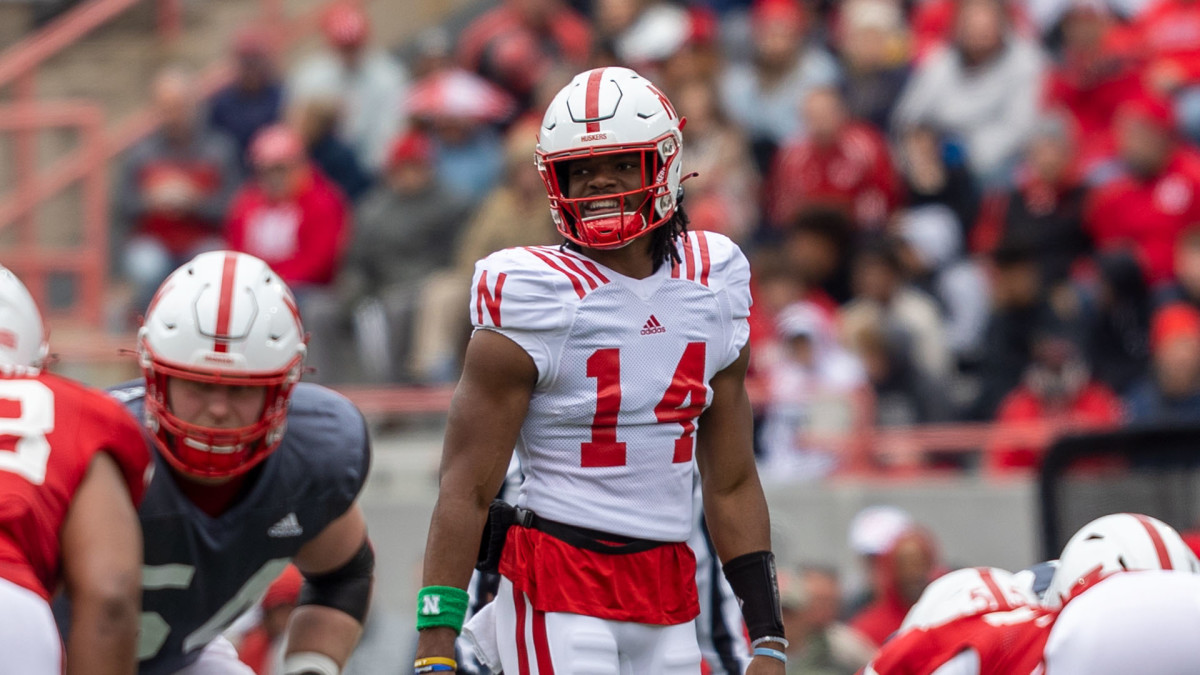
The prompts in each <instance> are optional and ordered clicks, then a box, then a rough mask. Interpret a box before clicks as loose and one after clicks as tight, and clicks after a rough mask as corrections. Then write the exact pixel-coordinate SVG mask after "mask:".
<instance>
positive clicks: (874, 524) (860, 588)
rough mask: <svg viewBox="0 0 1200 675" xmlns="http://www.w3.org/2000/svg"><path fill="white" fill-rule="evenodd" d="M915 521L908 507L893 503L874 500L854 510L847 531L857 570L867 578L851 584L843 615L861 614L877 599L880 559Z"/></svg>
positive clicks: (847, 539)
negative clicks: (870, 503) (868, 504)
mask: <svg viewBox="0 0 1200 675" xmlns="http://www.w3.org/2000/svg"><path fill="white" fill-rule="evenodd" d="M913 524H914V521H913V517H912V515H911V514H909V513H908V511H905V510H904V509H902V508H900V507H898V506H892V505H890V504H874V505H872V506H868V507H865V508H863V509H862V510H860V511H859V512H858V513H856V514H854V518H852V519H851V520H850V527H849V529H848V530H847V533H846V544H847V545H848V546H849V547H850V551H851V552H853V553H854V556H855V558H856V559H857V562H858V564H859V568H860V569H858V570H856V572H858V573H860V574H861V575H863V576H864V578H863V579H861V580H859V581H857V582H855V581H853V580H852V581H851V582H850V583H849V584H848V588H850V593H848V599H847V600H846V601H844V603H843V605H844V606H843V608H842V612H841V615H842V616H843V617H849V616H853V615H855V614H857V613H858V612H860V611H861V610H862V609H863V608H864V607H866V606H867V605H869V604H871V602H872V601H873V600H874V599H875V589H876V588H878V586H879V580H878V579H877V578H876V574H877V573H878V571H879V566H878V565H877V561H878V560H879V558H880V557H882V556H883V554H885V553H887V552H888V550H890V549H891V548H892V545H893V544H894V543H895V542H896V539H898V538H899V537H900V535H902V534H904V533H905V532H907V531H908V530H909V528H911V527H912V526H913Z"/></svg>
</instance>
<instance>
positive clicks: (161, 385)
mask: <svg viewBox="0 0 1200 675" xmlns="http://www.w3.org/2000/svg"><path fill="white" fill-rule="evenodd" d="M305 343H306V336H305V334H304V328H303V326H302V325H301V323H300V314H299V312H298V311H297V309H296V301H295V299H294V298H293V297H292V292H291V291H290V290H288V287H287V286H286V285H285V284H284V283H283V281H281V280H280V279H279V276H278V275H276V274H275V273H274V272H273V271H272V270H271V268H270V267H269V266H267V264H266V263H265V262H263V261H262V260H259V259H258V258H255V257H254V256H251V255H247V254H245V253H235V252H233V251H212V252H209V253H202V254H200V255H198V256H196V257H195V258H193V259H192V260H191V261H190V262H188V263H186V264H184V265H183V266H182V267H180V268H179V269H177V270H175V271H174V272H172V273H171V276H169V277H167V279H166V281H164V282H163V284H162V286H160V287H159V289H158V292H157V293H156V294H155V296H154V300H153V301H151V303H150V307H149V309H148V310H147V311H146V319H145V321H144V323H143V325H142V328H141V330H140V331H139V332H138V357H139V362H140V364H141V367H142V372H143V374H144V375H145V378H146V417H147V423H148V425H149V426H150V429H151V431H152V432H153V433H154V441H155V444H156V445H157V446H158V449H159V451H160V452H161V454H162V455H163V457H164V458H165V459H166V460H167V461H168V462H170V464H171V465H172V466H173V467H174V468H175V469H177V470H179V471H181V472H184V473H187V474H190V475H193V476H200V477H207V478H222V477H231V476H236V475H238V474H241V473H244V472H246V471H248V470H250V469H251V468H252V467H254V466H255V465H257V464H258V463H259V462H261V461H262V460H264V459H266V457H267V456H268V455H269V454H270V453H271V452H272V451H273V450H274V449H275V448H276V447H278V445H279V443H280V441H281V440H283V432H284V428H285V424H286V421H287V408H288V398H289V396H290V395H291V391H292V388H293V387H294V386H295V384H296V382H298V381H299V379H300V375H301V371H302V368H303V363H304V355H305V351H306V346H305ZM169 378H180V379H184V380H191V381H193V382H203V383H209V384H218V385H235V386H236V385H240V386H262V387H265V388H266V402H265V404H264V405H263V409H262V411H261V413H260V414H259V416H258V419H257V420H255V421H254V422H253V423H252V424H249V425H246V426H243V427H239V428H232V429H225V428H215V427H208V426H203V425H199V424H194V423H191V422H188V421H187V420H184V419H181V418H180V417H178V416H177V415H175V414H174V413H173V412H172V410H171V401H170V398H169V394H168V388H167V382H168V380H169Z"/></svg>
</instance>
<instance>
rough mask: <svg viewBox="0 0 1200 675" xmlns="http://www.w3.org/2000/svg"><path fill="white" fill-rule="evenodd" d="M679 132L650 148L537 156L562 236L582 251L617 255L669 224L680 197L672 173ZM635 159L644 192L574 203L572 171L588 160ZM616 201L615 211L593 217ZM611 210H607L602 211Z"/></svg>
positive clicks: (576, 199) (595, 148)
mask: <svg viewBox="0 0 1200 675" xmlns="http://www.w3.org/2000/svg"><path fill="white" fill-rule="evenodd" d="M677 136H678V131H676V132H674V133H672V134H667V135H665V136H663V137H662V138H659V139H657V140H656V141H653V142H650V143H639V144H620V145H608V146H589V147H584V148H579V149H576V150H570V151H565V152H558V153H546V152H543V151H542V150H540V149H539V150H538V153H537V166H538V172H539V173H540V175H541V177H542V181H543V182H544V183H545V185H546V192H547V194H548V195H549V197H550V211H551V214H552V215H553V217H554V223H555V225H556V226H557V228H558V231H559V232H560V233H561V234H562V235H563V236H564V237H566V238H567V239H568V240H569V241H571V242H573V243H575V244H578V245H579V246H583V247H587V248H594V249H616V248H621V247H623V246H626V245H628V244H629V243H630V242H631V241H633V240H634V239H636V238H638V237H640V236H642V235H644V234H646V233H647V232H650V231H651V230H653V229H655V228H657V227H659V226H661V225H663V224H665V223H666V222H667V221H669V220H670V219H671V217H672V216H673V215H674V214H675V209H676V206H677V203H678V199H677V195H675V194H673V193H672V191H671V189H670V186H669V177H670V175H671V169H672V167H673V165H674V164H675V162H677V161H678V159H679V147H680V146H679V140H678V138H677ZM613 155H636V157H637V159H636V160H635V161H637V162H638V165H639V167H640V169H639V171H640V176H641V181H640V186H639V187H638V188H636V189H633V190H625V191H621V192H615V193H610V194H603V195H588V196H582V197H570V196H568V194H569V186H570V175H569V171H570V169H571V166H572V165H573V163H574V162H577V161H579V160H583V159H587V158H596V157H611V156H613ZM609 200H616V202H617V204H615V205H614V206H615V207H616V210H615V211H613V210H609V209H608V208H605V209H603V210H602V212H601V213H599V214H596V215H589V213H590V212H591V211H593V210H597V209H596V206H597V205H598V204H600V203H602V202H607V201H609ZM604 206H607V205H604Z"/></svg>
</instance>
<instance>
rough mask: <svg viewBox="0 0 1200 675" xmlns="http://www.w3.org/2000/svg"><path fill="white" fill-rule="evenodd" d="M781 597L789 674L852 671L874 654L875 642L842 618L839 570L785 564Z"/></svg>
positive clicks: (837, 674) (840, 674)
mask: <svg viewBox="0 0 1200 675" xmlns="http://www.w3.org/2000/svg"><path fill="white" fill-rule="evenodd" d="M778 576H779V603H780V606H781V608H782V609H783V626H784V631H785V632H786V633H787V635H788V646H787V655H788V664H787V675H852V674H853V673H856V672H858V671H859V670H860V669H862V668H863V667H864V666H866V665H867V663H868V662H869V661H870V660H871V657H872V656H873V655H874V653H875V649H874V647H873V646H872V645H871V644H870V642H868V641H867V640H866V639H864V638H863V636H862V635H860V634H859V633H858V632H857V631H855V630H853V629H851V628H850V627H849V626H847V625H846V624H844V623H842V622H840V621H838V610H839V608H840V605H841V596H842V593H841V587H840V585H839V582H838V577H837V573H836V572H835V571H834V570H832V569H828V568H824V567H816V566H805V567H801V568H800V569H799V570H797V571H796V572H792V571H790V570H787V569H783V570H780V571H779V572H778Z"/></svg>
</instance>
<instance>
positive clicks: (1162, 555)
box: [1045, 513, 1200, 607]
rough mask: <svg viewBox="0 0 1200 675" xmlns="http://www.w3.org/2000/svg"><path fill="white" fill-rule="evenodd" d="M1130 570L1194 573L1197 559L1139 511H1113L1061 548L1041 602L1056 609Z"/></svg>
mask: <svg viewBox="0 0 1200 675" xmlns="http://www.w3.org/2000/svg"><path fill="white" fill-rule="evenodd" d="M1133 570H1181V571H1184V572H1189V573H1192V574H1200V561H1197V560H1196V555H1195V554H1194V553H1192V550H1191V549H1190V548H1188V545H1187V544H1185V543H1184V541H1183V539H1182V538H1180V536H1179V533H1178V532H1176V531H1175V528H1173V527H1171V526H1170V525H1167V524H1166V523H1164V522H1162V521H1161V520H1158V519H1157V518H1151V517H1150V516H1146V515H1142V514H1140V513H1114V514H1111V515H1107V516H1103V517H1101V518H1097V519H1096V520H1093V521H1092V522H1090V523H1088V524H1087V525H1084V526H1083V527H1082V528H1080V529H1079V531H1078V532H1076V533H1075V534H1074V535H1073V536H1072V537H1071V539H1070V540H1069V541H1068V542H1067V545H1066V546H1065V547H1063V552H1062V555H1061V556H1060V557H1059V561H1058V569H1057V570H1055V572H1054V577H1053V578H1051V580H1050V587H1049V588H1047V589H1046V597H1045V603H1046V604H1047V605H1049V606H1051V607H1059V606H1061V605H1063V604H1065V603H1066V602H1067V601H1068V600H1070V599H1071V598H1073V597H1074V596H1076V595H1078V594H1079V593H1081V592H1082V591H1084V590H1086V589H1087V588H1089V587H1090V586H1091V585H1092V584H1094V583H1095V582H1097V581H1099V580H1100V579H1102V578H1104V577H1106V576H1108V575H1110V574H1113V573H1115V572H1124V571H1133Z"/></svg>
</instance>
